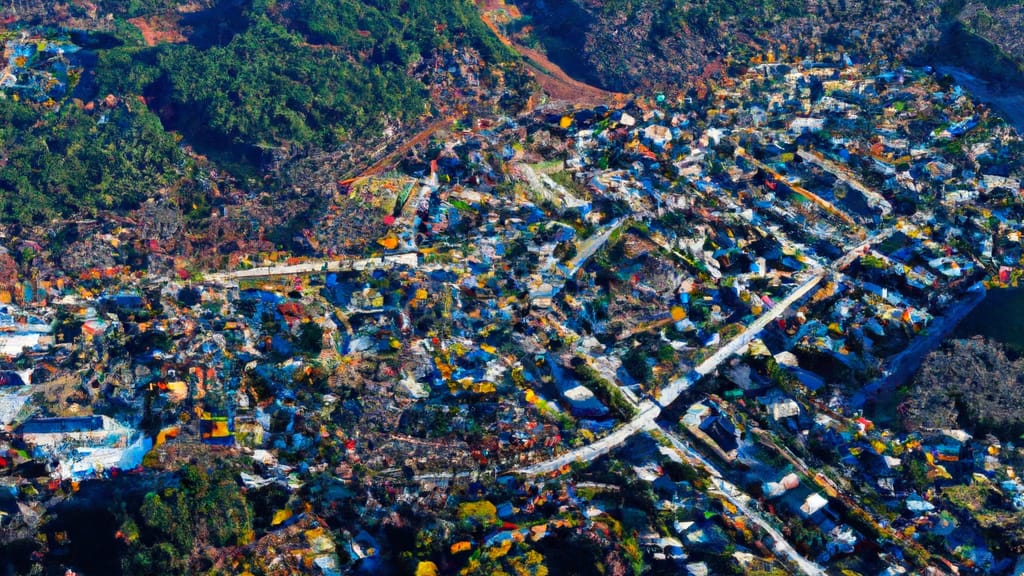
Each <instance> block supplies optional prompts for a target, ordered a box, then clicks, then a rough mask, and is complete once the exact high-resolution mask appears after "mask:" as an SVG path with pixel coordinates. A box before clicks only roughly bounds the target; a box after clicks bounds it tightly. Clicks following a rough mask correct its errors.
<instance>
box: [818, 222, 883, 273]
mask: <svg viewBox="0 0 1024 576" xmlns="http://www.w3.org/2000/svg"><path fill="white" fill-rule="evenodd" d="M895 232H896V228H886V229H885V230H882V231H881V232H878V233H876V234H874V235H873V236H871V237H870V238H868V239H867V240H865V241H863V242H861V243H860V244H858V245H857V246H855V247H853V248H851V249H850V250H848V251H847V252H846V254H844V255H843V256H841V257H839V258H837V259H836V260H835V261H834V262H832V269H833V270H836V271H842V270H845V269H846V267H847V266H849V265H850V264H853V261H854V260H856V259H857V258H860V257H861V256H862V255H864V253H865V252H866V251H867V249H868V248H870V247H871V245H872V244H878V243H879V242H884V241H885V240H886V239H887V238H889V236H892V235H893V233H895Z"/></svg>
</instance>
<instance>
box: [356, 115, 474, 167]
mask: <svg viewBox="0 0 1024 576" xmlns="http://www.w3.org/2000/svg"><path fill="white" fill-rule="evenodd" d="M456 120H457V118H456V117H455V116H447V117H444V118H438V119H437V120H434V121H433V122H431V123H430V124H429V125H428V126H427V127H426V128H424V129H423V130H421V131H420V132H419V133H418V134H416V135H415V136H413V137H412V138H409V139H408V140H405V141H403V142H402V144H401V145H400V146H398V147H397V148H395V149H394V150H392V151H391V152H389V153H388V154H387V155H385V156H384V157H383V158H381V159H380V160H378V161H376V162H374V163H373V165H372V166H370V167H369V168H367V169H366V170H363V171H362V173H360V174H359V175H358V176H355V177H352V178H347V179H344V180H342V181H341V182H342V184H349V183H351V182H353V181H355V180H357V179H359V178H366V177H367V176H373V175H374V174H377V173H379V172H382V171H383V170H384V169H385V168H387V167H389V166H391V165H392V164H394V163H395V161H396V160H398V159H399V158H400V157H401V156H403V155H404V154H405V153H406V152H408V151H409V150H412V149H413V148H415V147H416V146H418V145H420V144H423V143H424V142H426V141H427V140H429V139H430V137H431V136H433V135H434V132H437V131H438V130H440V129H442V128H448V127H450V126H452V125H453V124H454V123H455V121H456Z"/></svg>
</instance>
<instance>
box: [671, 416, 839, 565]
mask: <svg viewBox="0 0 1024 576" xmlns="http://www.w3.org/2000/svg"><path fill="white" fill-rule="evenodd" d="M660 431H661V433H662V434H663V435H664V436H665V437H666V438H668V439H669V441H670V442H672V446H673V447H674V448H675V449H676V450H678V451H680V452H682V453H683V454H684V455H685V456H686V457H687V458H688V459H689V460H690V461H691V462H693V461H697V462H699V463H700V465H701V466H702V467H703V468H704V470H705V471H706V472H707V473H708V475H709V476H710V478H711V483H712V484H713V485H714V486H715V488H714V490H713V491H714V492H716V493H718V494H721V495H722V496H723V497H724V498H725V499H726V500H728V501H729V502H731V503H732V505H733V506H735V507H736V508H737V509H738V510H739V511H740V512H742V513H743V515H744V516H746V517H747V518H750V519H751V520H753V521H754V523H755V524H757V525H758V526H760V527H761V528H763V529H764V531H765V532H767V533H768V534H769V535H771V537H772V539H773V540H774V541H775V552H776V553H778V554H780V555H782V556H785V557H787V558H789V559H790V560H791V561H792V562H793V564H794V565H795V566H797V567H798V568H799V569H800V571H801V572H803V573H804V574H807V576H824V575H825V571H824V570H822V569H821V567H820V566H818V565H817V564H815V563H814V562H811V561H810V560H808V559H807V558H804V556H803V555H801V554H800V553H799V552H797V551H796V550H795V549H794V548H793V546H792V545H791V544H790V543H789V541H787V540H786V537H785V536H783V535H782V533H780V532H779V531H778V530H776V529H775V527H774V526H772V524H771V523H770V522H768V521H767V520H766V519H765V517H764V515H763V514H761V512H759V511H757V510H754V509H752V508H751V507H750V501H751V500H752V499H751V497H750V496H749V495H748V494H746V493H745V492H743V491H742V490H740V489H739V487H737V486H735V485H734V484H732V483H731V482H729V481H728V480H726V479H725V478H723V477H722V473H721V472H719V471H718V469H717V468H715V466H714V465H713V464H712V463H711V462H709V461H708V460H707V459H705V458H704V457H703V456H701V455H700V454H699V453H698V452H697V451H696V450H694V449H693V448H692V447H690V445H689V444H688V443H687V442H686V441H684V440H683V439H681V438H679V436H677V435H676V434H675V433H673V432H672V431H671V430H666V429H665V428H660Z"/></svg>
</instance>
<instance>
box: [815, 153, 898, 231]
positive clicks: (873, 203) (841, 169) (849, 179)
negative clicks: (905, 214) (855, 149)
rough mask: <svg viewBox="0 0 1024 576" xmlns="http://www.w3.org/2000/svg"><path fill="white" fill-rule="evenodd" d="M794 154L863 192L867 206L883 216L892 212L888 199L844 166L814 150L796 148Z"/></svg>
mask: <svg viewBox="0 0 1024 576" xmlns="http://www.w3.org/2000/svg"><path fill="white" fill-rule="evenodd" d="M796 154H797V156H799V157H800V158H802V159H803V160H804V161H805V162H809V163H811V164H814V165H816V166H818V167H820V168H821V169H823V170H825V171H826V172H828V173H829V174H831V175H833V176H835V177H836V178H838V179H839V180H842V181H843V182H845V183H846V184H847V185H848V186H849V187H850V188H853V189H854V190H856V191H857V192H860V193H861V194H863V195H864V198H865V199H866V200H867V203H868V206H870V207H871V208H877V209H878V211H879V212H880V213H881V214H882V216H883V217H885V216H888V215H889V214H892V204H889V201H888V200H886V199H885V197H884V196H882V195H881V194H879V193H878V192H875V191H874V190H872V189H870V188H868V187H867V186H865V185H864V184H862V183H861V182H860V180H858V179H857V177H856V176H854V175H853V173H852V172H851V171H850V169H849V168H847V167H846V166H843V165H841V164H838V163H836V162H833V161H831V160H829V159H828V158H825V157H824V156H822V155H821V153H820V152H816V151H810V150H803V149H801V150H797V153H796Z"/></svg>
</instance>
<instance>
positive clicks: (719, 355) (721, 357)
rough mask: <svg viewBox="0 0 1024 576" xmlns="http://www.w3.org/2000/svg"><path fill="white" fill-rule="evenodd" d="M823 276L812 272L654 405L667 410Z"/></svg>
mask: <svg viewBox="0 0 1024 576" xmlns="http://www.w3.org/2000/svg"><path fill="white" fill-rule="evenodd" d="M824 276H825V273H824V271H816V272H814V274H813V275H812V276H811V277H810V278H808V279H807V280H805V281H804V283H803V284H801V285H800V286H798V287H797V288H796V289H794V290H793V291H792V292H790V293H789V295H788V296H786V297H785V298H783V299H782V300H781V301H779V302H777V303H776V304H775V306H773V307H772V308H771V309H769V310H768V311H767V312H765V313H764V314H762V315H761V316H760V317H758V318H757V319H756V320H754V321H753V322H751V324H750V326H747V328H746V330H744V331H743V333H742V334H740V335H739V336H737V337H735V338H733V339H732V340H730V341H729V343H728V344H726V345H725V346H722V347H721V348H719V349H718V351H717V352H715V353H714V354H712V355H711V356H709V357H708V358H707V359H706V360H704V361H703V362H701V363H700V364H698V365H697V367H696V368H694V369H693V371H691V372H690V373H689V374H685V375H683V376H680V377H679V378H676V379H675V380H673V381H672V382H669V384H668V385H667V386H665V388H663V389H662V390H661V394H660V395H659V396H658V402H659V403H660V404H661V405H662V406H668V405H669V404H672V403H673V402H675V401H676V398H678V397H679V395H680V394H682V393H683V392H684V391H685V390H687V389H688V388H689V387H690V386H692V385H693V384H694V383H695V382H697V381H698V380H700V379H701V378H703V377H704V376H707V375H708V374H710V373H712V372H714V371H715V369H717V368H718V366H719V365H720V364H721V363H722V362H724V361H725V360H726V359H727V358H729V357H730V356H732V355H733V354H735V353H737V352H739V351H740V349H741V348H743V347H744V346H746V345H747V344H750V342H751V341H753V340H754V338H757V336H758V335H760V333H761V331H762V330H764V329H765V327H766V326H768V324H770V323H771V322H774V321H775V320H777V319H778V318H779V317H780V316H782V315H783V314H784V313H785V312H786V310H787V309H788V308H789V307H790V306H792V305H793V304H794V303H796V302H797V301H798V300H800V299H801V298H803V297H804V296H806V295H807V294H808V293H809V292H810V291H811V290H812V289H814V287H815V286H817V285H818V283H819V282H821V279H822V278H824Z"/></svg>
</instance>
